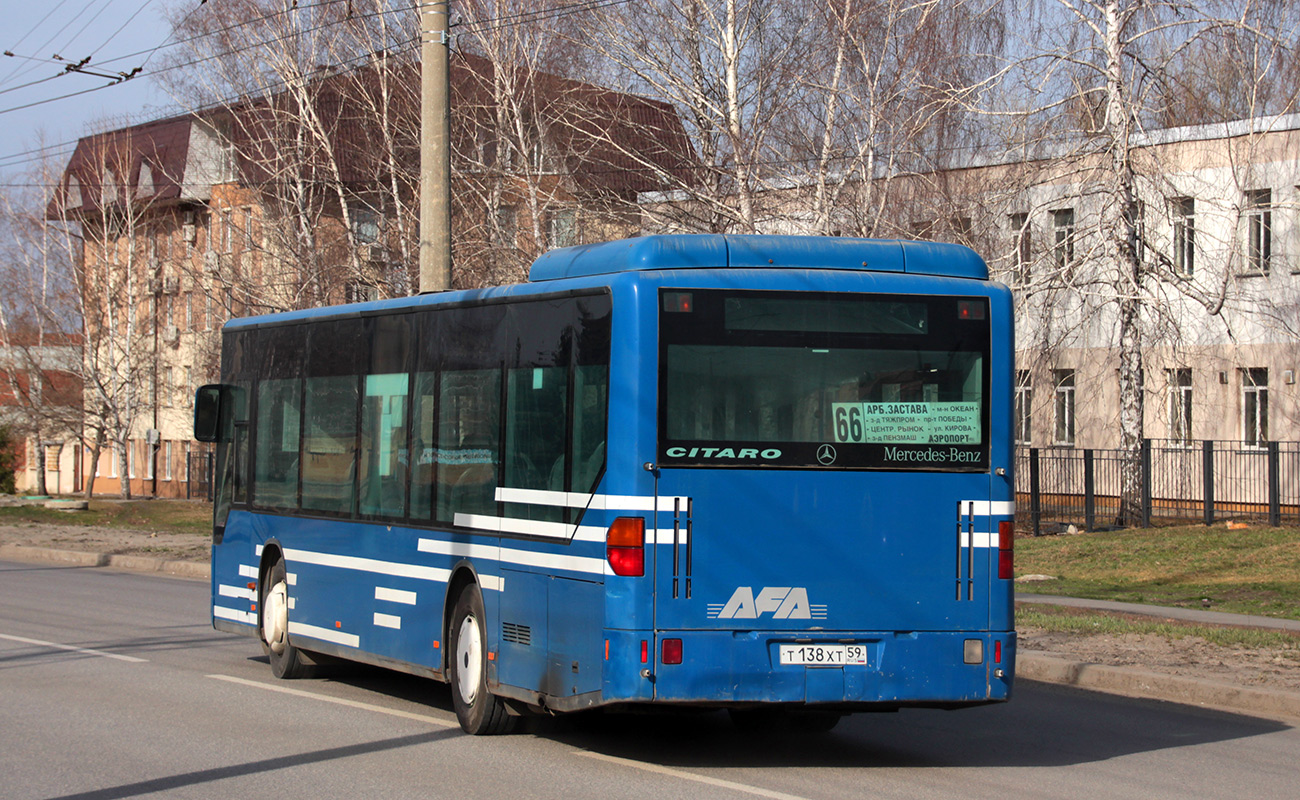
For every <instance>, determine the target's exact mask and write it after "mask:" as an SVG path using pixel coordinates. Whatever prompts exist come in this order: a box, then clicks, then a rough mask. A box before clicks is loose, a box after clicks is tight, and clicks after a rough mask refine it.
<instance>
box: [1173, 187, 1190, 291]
mask: <svg viewBox="0 0 1300 800" xmlns="http://www.w3.org/2000/svg"><path fill="white" fill-rule="evenodd" d="M1169 213H1170V215H1171V216H1172V217H1173V222H1174V253H1173V256H1174V272H1175V273H1177V274H1179V275H1184V276H1187V277H1191V276H1192V273H1193V272H1195V271H1196V201H1195V200H1194V199H1192V198H1190V197H1175V198H1174V199H1173V200H1170V201H1169Z"/></svg>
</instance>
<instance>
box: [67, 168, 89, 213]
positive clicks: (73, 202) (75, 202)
mask: <svg viewBox="0 0 1300 800" xmlns="http://www.w3.org/2000/svg"><path fill="white" fill-rule="evenodd" d="M85 202H86V201H85V200H84V199H82V197H81V181H79V180H77V176H75V175H70V176H68V208H81V207H82V206H83V205H85Z"/></svg>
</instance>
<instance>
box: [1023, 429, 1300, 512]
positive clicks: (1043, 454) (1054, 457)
mask: <svg viewBox="0 0 1300 800" xmlns="http://www.w3.org/2000/svg"><path fill="white" fill-rule="evenodd" d="M1122 461H1123V452H1122V451H1120V450H1079V449H1075V448H1061V447H1051V448H1037V447H1019V448H1017V449H1016V515H1017V524H1018V525H1019V526H1021V527H1022V530H1032V531H1033V532H1034V534H1035V535H1038V534H1041V533H1051V532H1054V531H1057V530H1061V529H1063V528H1065V527H1067V526H1069V525H1074V526H1076V527H1078V528H1081V529H1084V530H1097V529H1098V528H1099V527H1102V528H1105V527H1110V526H1114V525H1115V524H1116V522H1117V518H1118V517H1119V498H1120V465H1121V463H1122ZM1142 487H1143V491H1142V498H1141V499H1142V524H1143V525H1144V526H1150V525H1151V524H1152V523H1162V524H1178V523H1194V522H1202V523H1204V524H1206V525H1210V524H1212V523H1214V522H1215V521H1219V520H1250V521H1254V522H1266V523H1268V524H1269V525H1281V524H1283V523H1288V524H1300V442H1268V443H1267V444H1265V445H1262V446H1258V447H1255V446H1249V445H1244V444H1242V443H1241V442H1226V441H1208V440H1207V441H1202V442H1191V443H1182V442H1176V441H1168V440H1161V439H1147V440H1144V441H1143V442H1142Z"/></svg>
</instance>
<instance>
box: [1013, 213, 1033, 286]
mask: <svg viewBox="0 0 1300 800" xmlns="http://www.w3.org/2000/svg"><path fill="white" fill-rule="evenodd" d="M1007 221H1008V222H1009V223H1010V228H1011V282H1012V283H1013V284H1015V285H1017V286H1024V285H1026V284H1028V283H1029V278H1030V264H1031V260H1032V259H1033V256H1034V252H1033V248H1032V246H1031V244H1030V238H1029V214H1027V213H1022V214H1012V215H1010V216H1009V217H1007Z"/></svg>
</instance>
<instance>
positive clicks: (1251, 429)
mask: <svg viewBox="0 0 1300 800" xmlns="http://www.w3.org/2000/svg"><path fill="white" fill-rule="evenodd" d="M1241 430H1242V437H1241V440H1242V441H1243V442H1245V443H1246V444H1247V445H1250V446H1253V447H1262V446H1264V444H1265V443H1267V442H1268V368H1267V367H1252V368H1250V369H1243V370H1242V371H1241Z"/></svg>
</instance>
